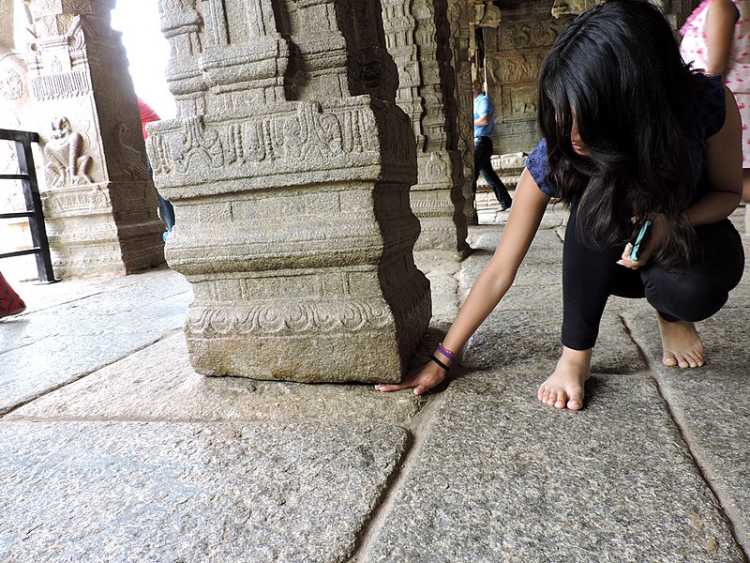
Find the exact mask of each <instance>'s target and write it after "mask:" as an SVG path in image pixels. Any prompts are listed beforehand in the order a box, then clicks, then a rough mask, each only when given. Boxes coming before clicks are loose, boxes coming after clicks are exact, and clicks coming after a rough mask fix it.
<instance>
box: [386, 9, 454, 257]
mask: <svg viewBox="0 0 750 563" xmlns="http://www.w3.org/2000/svg"><path fill="white" fill-rule="evenodd" d="M381 4H382V13H383V26H384V29H385V33H386V45H387V47H388V51H389V52H390V54H391V55H392V56H393V59H394V61H395V62H396V66H397V67H398V74H399V88H398V92H397V95H396V101H397V102H398V104H399V106H401V108H402V109H403V110H404V111H405V112H406V114H407V115H408V116H409V117H410V118H411V121H412V128H413V130H414V134H415V136H416V142H417V166H418V178H417V184H416V185H415V186H413V187H412V190H411V206H412V209H413V210H414V212H415V214H416V215H417V217H418V218H419V220H420V223H421V225H422V234H421V235H420V237H419V240H418V241H417V245H416V249H417V250H435V249H440V250H450V251H454V252H458V253H459V254H463V253H464V252H466V251H468V245H467V243H466V236H467V227H466V217H465V215H464V194H463V185H464V174H463V163H462V161H461V153H460V152H459V151H458V142H459V137H458V131H457V125H456V118H457V105H456V100H455V82H456V78H455V73H454V70H453V67H451V65H450V58H451V52H450V44H449V41H450V27H449V25H448V15H447V0H382V2H381Z"/></svg>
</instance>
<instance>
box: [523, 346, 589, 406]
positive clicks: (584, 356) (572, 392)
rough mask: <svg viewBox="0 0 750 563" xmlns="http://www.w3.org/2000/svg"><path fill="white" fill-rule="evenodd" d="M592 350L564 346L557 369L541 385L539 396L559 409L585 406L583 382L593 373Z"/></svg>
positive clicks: (545, 402)
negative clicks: (591, 368)
mask: <svg viewBox="0 0 750 563" xmlns="http://www.w3.org/2000/svg"><path fill="white" fill-rule="evenodd" d="M590 367H591V350H583V351H581V350H573V349H572V348H563V353H562V355H561V356H560V359H559V360H558V362H557V367H556V368H555V371H554V372H553V373H552V375H550V376H549V377H548V378H547V380H546V381H545V382H544V383H542V384H541V385H540V386H539V391H538V392H537V394H536V396H537V398H538V399H539V400H540V401H542V402H543V403H544V404H546V405H549V406H551V407H555V408H558V409H564V408H568V409H570V410H572V411H578V410H581V409H582V408H583V384H584V383H585V382H586V380H587V379H588V378H589V376H590V375H591V370H590Z"/></svg>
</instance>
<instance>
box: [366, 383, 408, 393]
mask: <svg viewBox="0 0 750 563" xmlns="http://www.w3.org/2000/svg"><path fill="white" fill-rule="evenodd" d="M416 384H417V383H416V381H405V382H404V383H393V384H388V385H376V386H375V390H376V391H381V392H383V393H390V392H392V391H401V390H402V389H411V388H412V387H415V386H416Z"/></svg>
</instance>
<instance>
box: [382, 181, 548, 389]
mask: <svg viewBox="0 0 750 563" xmlns="http://www.w3.org/2000/svg"><path fill="white" fill-rule="evenodd" d="M548 202H549V197H548V196H547V195H545V194H544V193H543V192H542V191H541V190H540V189H539V187H538V186H537V184H536V182H535V181H534V178H533V177H532V176H531V174H529V172H528V170H524V171H523V174H521V179H520V181H519V183H518V187H517V188H516V195H515V198H514V199H513V207H512V208H511V213H510V217H509V219H508V224H507V225H506V227H505V230H504V231H503V235H502V237H500V244H499V245H498V246H497V250H495V254H494V255H493V257H492V259H491V260H490V262H489V264H487V266H486V267H485V268H484V270H483V271H482V273H481V274H480V275H479V278H477V281H476V283H475V284H474V286H473V287H472V288H471V292H470V293H469V296H468V297H467V298H466V301H465V302H464V304H463V306H462V307H461V309H460V310H459V312H458V317H456V321H455V322H454V323H453V326H451V328H450V330H449V331H448V334H447V335H446V337H445V340H444V341H443V345H444V346H445V347H446V348H447V349H448V350H450V351H452V352H454V353H456V354H458V352H459V351H460V350H461V348H463V346H464V344H466V341H467V340H468V339H469V337H470V336H471V335H472V334H474V332H475V331H476V330H477V328H479V325H481V324H482V322H484V319H486V318H487V316H488V315H489V314H490V313H491V312H492V310H493V309H494V308H495V307H496V306H497V304H498V303H499V302H500V300H501V299H502V298H503V296H504V295H505V293H506V292H507V291H508V289H510V286H511V285H513V280H514V278H515V277H516V272H517V271H518V268H519V266H520V265H521V262H522V261H523V258H524V256H526V252H527V251H528V249H529V246H530V245H531V242H532V241H533V240H534V235H536V232H537V229H538V228H539V223H540V222H541V220H542V216H543V215H544V211H545V209H546V208H547V203H548ZM435 355H436V356H437V357H438V358H439V359H440V360H441V362H443V363H445V364H450V363H451V358H449V357H447V356H445V355H443V354H441V353H440V352H436V353H435ZM445 375H446V371H445V370H444V369H443V368H442V367H440V366H439V365H437V364H436V363H435V362H432V361H431V362H428V363H427V364H425V365H424V366H423V367H422V368H421V369H420V370H419V371H416V372H414V373H412V374H411V375H409V376H407V378H406V379H405V380H404V381H403V383H401V384H398V385H376V386H375V388H376V389H378V390H379V391H399V390H401V389H409V388H414V393H416V394H417V395H421V394H423V393H425V392H426V391H428V390H429V389H431V388H432V387H434V386H436V385H438V384H440V383H441V382H442V381H443V380H444V379H445Z"/></svg>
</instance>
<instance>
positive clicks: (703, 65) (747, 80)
mask: <svg viewBox="0 0 750 563" xmlns="http://www.w3.org/2000/svg"><path fill="white" fill-rule="evenodd" d="M680 33H681V34H682V43H681V45H680V52H681V53H682V58H683V59H684V60H685V62H688V63H690V62H692V64H693V68H697V69H703V70H704V72H705V73H706V74H710V75H720V76H722V78H723V80H724V83H725V84H726V86H727V88H729V89H730V90H731V91H732V93H733V94H734V97H735V99H736V100H737V107H738V108H739V110H740V116H741V118H742V168H743V189H742V196H743V197H742V199H743V200H744V201H746V202H748V201H750V0H703V2H701V3H700V4H699V5H698V7H697V8H696V9H695V10H693V13H692V14H691V15H690V17H689V18H688V19H687V21H686V22H685V25H684V26H683V27H682V29H681V30H680Z"/></svg>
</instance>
